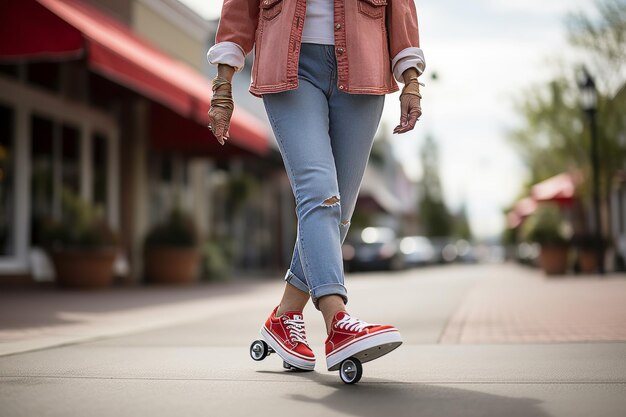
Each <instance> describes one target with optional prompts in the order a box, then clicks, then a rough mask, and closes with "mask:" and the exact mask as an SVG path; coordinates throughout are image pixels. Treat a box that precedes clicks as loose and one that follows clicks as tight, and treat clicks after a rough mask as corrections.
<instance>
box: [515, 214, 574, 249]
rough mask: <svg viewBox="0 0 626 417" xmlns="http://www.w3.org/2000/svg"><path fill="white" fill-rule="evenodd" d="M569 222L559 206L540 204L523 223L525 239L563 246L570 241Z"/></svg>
mask: <svg viewBox="0 0 626 417" xmlns="http://www.w3.org/2000/svg"><path fill="white" fill-rule="evenodd" d="M567 230H568V224H567V222H565V220H564V219H563V216H562V215H561V211H560V210H559V208H558V206H556V205H554V204H546V205H542V206H540V207H539V208H538V209H537V211H535V212H534V213H533V214H531V215H530V216H529V217H528V218H527V219H526V221H525V222H524V224H523V225H522V236H523V237H524V240H527V241H530V242H536V243H539V244H542V245H555V246H563V245H566V244H567V243H568V240H569V236H568V232H567Z"/></svg>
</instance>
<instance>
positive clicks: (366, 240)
mask: <svg viewBox="0 0 626 417" xmlns="http://www.w3.org/2000/svg"><path fill="white" fill-rule="evenodd" d="M342 253H343V260H344V270H346V271H355V270H363V269H369V270H381V269H386V270H398V269H403V268H404V267H405V260H404V254H403V253H402V252H401V251H400V241H399V239H398V238H397V236H396V233H395V232H394V231H393V229H390V228H388V227H366V228H364V229H363V230H361V231H360V232H359V233H356V234H354V235H352V238H351V239H350V240H349V241H347V242H346V243H345V244H344V245H343V247H342Z"/></svg>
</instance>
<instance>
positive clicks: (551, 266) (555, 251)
mask: <svg viewBox="0 0 626 417" xmlns="http://www.w3.org/2000/svg"><path fill="white" fill-rule="evenodd" d="M568 252H569V248H568V247H567V246H545V245H543V246H542V247H541V254H540V255H539V262H540V264H541V269H543V272H545V274H546V275H563V274H565V272H567V255H568Z"/></svg>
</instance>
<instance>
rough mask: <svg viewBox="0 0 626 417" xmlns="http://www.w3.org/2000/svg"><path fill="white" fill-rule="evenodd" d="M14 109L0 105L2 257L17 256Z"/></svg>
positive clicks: (0, 221) (0, 228)
mask: <svg viewBox="0 0 626 417" xmlns="http://www.w3.org/2000/svg"><path fill="white" fill-rule="evenodd" d="M14 126H15V114H14V112H13V109H11V108H9V107H5V106H3V105H0V256H10V255H14V254H15V230H14V227H15V221H14V219H15V187H14V172H15V166H14V163H13V162H14V160H15V159H14V150H15V147H14V142H15V141H14Z"/></svg>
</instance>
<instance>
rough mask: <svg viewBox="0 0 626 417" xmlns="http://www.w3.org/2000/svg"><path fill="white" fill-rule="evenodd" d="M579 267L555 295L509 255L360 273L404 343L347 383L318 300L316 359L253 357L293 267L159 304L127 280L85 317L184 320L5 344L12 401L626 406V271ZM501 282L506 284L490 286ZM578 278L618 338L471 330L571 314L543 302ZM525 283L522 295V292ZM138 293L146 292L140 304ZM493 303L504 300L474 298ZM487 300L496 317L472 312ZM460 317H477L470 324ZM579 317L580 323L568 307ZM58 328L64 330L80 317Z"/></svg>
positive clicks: (3, 380) (539, 409)
mask: <svg viewBox="0 0 626 417" xmlns="http://www.w3.org/2000/svg"><path fill="white" fill-rule="evenodd" d="M568 279H571V280H573V281H572V282H570V283H568V282H567V281H566V280H562V281H559V284H560V285H561V286H560V287H559V288H558V289H556V290H551V289H548V290H547V293H548V294H552V295H551V296H550V297H548V296H541V294H542V293H544V292H545V291H546V290H545V289H546V288H548V287H552V286H554V285H555V281H552V280H545V279H544V278H543V277H542V276H541V275H540V274H539V273H537V272H536V271H533V270H526V269H520V268H518V267H515V266H509V265H488V266H471V267H464V266H453V267H444V268H427V269H419V270H415V269H414V270H410V271H403V272H398V273H363V274H353V275H349V276H348V277H347V284H348V288H349V291H350V302H349V305H348V307H349V309H350V311H352V312H353V314H355V315H357V316H358V317H361V318H363V319H364V320H367V321H375V322H389V323H392V324H395V325H396V326H397V327H398V328H399V329H400V330H401V331H402V335H403V338H404V341H405V343H404V344H403V345H402V346H401V347H400V348H399V349H398V350H396V351H395V352H393V353H392V354H390V355H388V356H385V357H383V358H381V359H379V360H377V361H374V362H371V363H368V364H366V365H365V371H364V376H363V379H362V380H361V382H360V383H359V384H357V385H356V386H346V385H344V384H343V383H342V382H341V381H340V380H339V377H338V375H337V373H336V372H333V373H330V372H327V371H326V369H325V366H324V365H325V363H324V357H323V351H324V350H323V341H324V338H325V331H324V327H323V323H322V320H321V318H320V316H319V313H318V312H317V311H315V310H314V309H313V308H312V307H311V306H309V307H307V309H306V310H305V318H306V319H307V335H308V338H309V340H310V342H311V344H312V347H313V350H314V351H315V353H316V354H317V355H318V363H317V366H316V371H315V372H311V373H292V372H287V371H283V370H282V367H281V364H282V362H281V361H280V360H279V358H277V357H276V356H270V357H269V358H267V359H266V360H265V361H263V362H253V361H252V360H251V359H250V358H249V356H248V346H249V344H250V343H251V342H252V340H254V339H255V338H257V337H258V329H259V327H260V325H261V323H262V321H263V320H264V318H265V317H266V316H267V314H268V313H269V311H270V310H271V308H272V307H273V305H274V303H276V301H277V299H278V297H279V295H280V289H281V282H280V279H279V278H278V279H277V282H268V283H261V284H258V285H257V284H255V285H246V286H241V287H228V286H225V287H223V288H222V289H221V291H223V292H222V293H221V294H219V295H217V294H214V295H210V294H211V290H210V289H209V288H202V289H199V290H198V293H197V294H196V292H195V291H194V290H193V289H187V290H185V291H189V292H188V293H185V292H184V291H183V292H180V293H178V294H177V293H176V291H174V293H173V294H177V295H175V296H172V297H171V298H169V300H168V295H167V292H166V291H164V293H163V294H160V295H159V297H155V298H154V299H153V300H156V299H160V300H161V301H159V302H151V301H150V297H146V296H145V295H141V294H133V293H132V292H129V293H128V294H126V293H125V292H124V291H123V290H119V293H118V294H116V295H117V297H113V298H112V300H111V302H112V303H113V300H116V301H115V302H117V303H120V304H117V306H115V304H112V305H111V306H110V307H109V308H108V309H105V307H106V305H107V303H105V302H102V304H100V307H98V308H93V309H89V308H88V307H89V306H88V305H89V304H90V305H92V306H97V305H98V303H95V302H94V300H95V298H94V299H92V303H85V305H84V306H83V309H82V310H80V313H81V314H84V315H86V316H89V317H94V316H98V317H100V319H101V321H99V322H97V323H96V321H93V323H96V324H95V325H94V328H97V327H99V326H98V324H102V323H104V324H106V326H103V327H102V328H107V327H108V326H113V325H114V326H119V325H121V323H119V321H120V320H123V321H126V322H128V321H132V319H133V317H134V318H135V319H140V318H143V319H147V318H149V317H160V318H162V317H163V316H169V318H175V321H176V323H174V322H171V323H165V322H163V323H161V324H159V323H154V322H153V323H152V325H151V326H150V328H149V329H148V328H144V329H140V327H137V328H136V329H135V330H132V329H126V330H125V331H124V332H123V333H124V334H121V333H120V334H118V335H117V336H115V337H109V336H107V335H106V334H104V335H102V334H101V335H100V336H96V335H95V333H96V330H93V329H92V333H91V336H90V337H91V338H92V339H91V340H87V339H84V341H83V342H81V343H74V344H71V345H67V346H59V347H52V348H46V349H41V350H38V351H33V352H27V353H20V354H13V355H9V356H5V357H0V410H2V413H0V414H1V415H2V416H3V417H4V416H7V417H9V416H34V415H37V416H61V415H62V416H83V415H88V416H110V415H124V416H125V415H129V416H131V415H132V416H136V415H155V416H169V415H173V414H176V415H184V416H196V415H198V416H207V415H210V416H212V415H216V416H221V415H228V416H250V415H256V416H283V415H284V416H293V415H301V416H320V415H325V416H366V417H367V416H372V417H373V416H383V415H390V414H391V413H393V415H396V416H452V417H454V416H524V417H529V416H530V417H532V416H568V417H569V416H585V417H587V416H622V415H623V410H625V409H626V361H625V360H624V359H625V358H626V343H624V342H622V341H620V340H623V339H619V337H618V336H619V334H621V333H620V332H619V330H620V323H622V322H621V321H620V320H622V319H623V316H622V310H620V309H619V308H616V310H615V311H613V312H612V313H611V311H610V310H611V309H612V308H614V307H612V306H613V305H614V304H613V301H611V302H605V303H602V300H606V299H607V298H606V297H604V296H602V295H601V294H602V292H603V291H606V292H607V293H611V295H612V296H614V299H616V300H618V301H619V300H620V297H622V299H621V303H616V304H620V305H623V304H624V303H626V293H625V292H624V291H621V288H622V287H621V285H623V283H624V282H626V279H625V278H624V277H618V276H614V277H611V278H610V279H607V280H603V281H597V280H596V279H595V278H582V279H579V278H568ZM574 280H578V281H575V282H574ZM524 282H526V285H524ZM585 282H588V284H589V285H591V286H592V287H593V289H594V294H597V296H594V297H584V296H583V295H581V294H584V293H585V292H586V291H583V290H581V289H580V288H579V289H576V290H568V288H576V287H577V285H582V284H583V283H585ZM507 283H509V284H510V285H509V284H507ZM490 288H491V289H497V291H493V292H491V293H490V294H491V296H487V293H489V289H490ZM507 288H508V289H507ZM523 288H525V289H526V290H523ZM203 291H205V292H203ZM568 291H573V292H572V294H579V295H578V296H577V297H575V298H574V299H572V303H573V305H571V306H570V311H571V312H572V313H573V312H574V311H577V310H578V309H580V308H582V307H583V306H581V303H586V304H587V305H586V306H584V307H585V308H587V309H588V310H589V311H593V310H595V309H596V308H597V307H598V305H597V304H596V303H600V304H599V305H600V307H602V308H603V309H604V310H603V311H604V313H602V314H600V315H595V316H592V318H589V319H588V320H587V321H586V322H585V324H584V327H585V328H588V327H589V326H593V325H594V320H598V321H599V320H605V319H607V318H609V319H610V322H611V323H614V324H612V325H611V327H610V328H611V329H617V332H616V333H614V334H615V336H612V337H614V338H615V341H606V340H605V338H602V341H592V340H589V338H588V337H589V334H591V333H589V332H584V334H583V336H585V337H586V339H584V340H585V341H580V342H573V341H570V342H558V343H554V342H550V341H548V340H543V341H541V342H540V343H538V342H537V341H534V342H533V343H529V342H525V341H524V340H523V338H517V339H511V340H509V341H507V342H506V343H504V342H502V341H501V340H500V341H497V342H496V341H495V340H494V339H493V338H491V339H490V338H488V337H485V338H484V340H482V341H480V342H472V341H470V340H471V339H470V338H469V336H467V335H469V334H472V332H474V330H472V329H474V328H475V327H476V326H480V323H481V322H484V320H485V318H486V317H488V318H489V321H488V324H489V327H490V328H496V329H498V328H499V329H508V330H507V331H509V330H510V331H511V332H513V331H514V330H515V329H518V331H519V330H523V329H526V328H527V327H526V326H525V325H519V326H517V325H512V324H511V323H518V321H516V320H514V319H511V318H512V317H518V315H516V314H509V313H507V312H506V311H507V309H506V308H505V307H506V306H510V307H511V308H512V311H516V312H517V311H525V310H524V309H527V310H528V311H531V312H533V314H534V315H533V316H532V317H537V315H536V314H535V313H536V312H537V311H544V314H549V313H550V312H557V313H558V312H559V311H561V307H559V308H556V309H554V308H547V309H544V310H542V306H545V305H548V304H549V302H552V300H553V297H556V296H559V298H562V299H567V297H566V295H567V296H568V297H571V296H572V295H571V294H569V293H568ZM139 293H141V291H139ZM515 293H519V294H520V297H518V298H516V297H513V298H509V297H512V295H513V294H515ZM142 294H143V293H142ZM503 294H505V296H503ZM507 294H508V295H507ZM568 294H569V295H568ZM616 294H617V295H616ZM83 295H85V294H83ZM62 296H63V297H67V296H68V295H67V294H65V295H62ZM98 296H101V297H106V295H105V294H100V295H98ZM23 297H26V298H28V297H27V295H23ZM93 297H96V296H95V295H94V296H93ZM135 297H137V298H135ZM142 297H145V298H142ZM503 297H504V298H503ZM607 297H609V296H608V295H607ZM43 298H45V297H43ZM43 298H41V299H40V300H39V303H42V302H43V301H42V300H43ZM70 298H71V296H70ZM134 299H136V300H143V302H142V303H139V304H140V305H139V306H133V301H132V300H134ZM504 300H517V303H512V302H510V301H509V302H504ZM524 300H525V301H524ZM611 300H613V298H612V299H611ZM1 301H2V300H1V299H0V302H1ZM22 302H24V300H22ZM485 303H486V305H487V306H495V307H485V308H484V309H477V308H476V307H471V306H476V305H485ZM528 303H530V308H527V307H526V305H527V304H528ZM563 303H564V302H563ZM22 305H23V304H22ZM27 305H28V304H27ZM65 305H66V308H61V309H58V308H57V309H53V310H54V311H56V314H57V315H58V314H61V313H63V314H66V313H72V312H73V313H76V310H77V309H76V308H73V307H72V306H71V303H70V301H67V300H66V304H65ZM559 305H561V304H559ZM563 305H565V304H563ZM31 306H33V305H31ZM14 307H15V306H14ZM618 307H619V306H618ZM2 308H3V309H4V308H5V307H4V306H3V307H2ZM185 311H187V312H185ZM475 311H483V312H488V311H495V312H497V314H496V313H480V314H478V313H468V312H475ZM140 312H141V314H138V313H140ZM148 312H149V313H148ZM136 313H137V314H136ZM144 313H145V314H144ZM133 314H136V315H134V316H133ZM537 314H538V313H537ZM558 314H561V313H558ZM116 315H117V316H116ZM62 317H66V316H62ZM105 317H109V319H105ZM593 317H595V319H593ZM544 318H545V320H546V322H549V323H552V322H553V321H554V320H553V319H552V318H551V317H549V316H544ZM3 320H5V319H3ZM533 320H534V319H533ZM575 320H577V316H576V314H572V322H574V321H575ZM8 321H11V320H8ZM33 322H34V323H35V324H38V323H37V320H34V321H33ZM459 322H461V323H463V325H462V326H461V331H459ZM555 322H561V323H563V318H562V317H561V316H559V317H558V320H556V321H555ZM565 322H568V323H569V322H570V321H569V320H568V319H567V318H565ZM4 323H6V321H4V322H3V327H4ZM615 323H617V324H615ZM39 324H40V323H39ZM84 324H85V323H83V325H84ZM595 324H598V325H601V324H602V323H595ZM49 325H50V326H51V328H52V329H54V328H55V326H59V325H69V324H68V323H67V322H62V323H60V324H59V323H49ZM494 326H495V327H494ZM40 327H41V326H38V325H34V326H31V329H37V328H40ZM87 327H89V326H87ZM4 330H6V329H3V330H2V331H3V332H4ZM75 330H76V329H75ZM12 331H14V332H17V331H18V329H16V328H13V329H12ZM77 331H78V330H77ZM533 331H534V332H535V330H533ZM611 331H613V330H611ZM478 333H480V332H478ZM499 333H501V331H500V330H498V331H493V332H491V333H490V334H499ZM569 333H570V334H577V333H576V332H573V331H569ZM15 335H17V333H15ZM446 335H448V336H446ZM103 336H107V337H103ZM94 337H95V338H96V339H93V338H94ZM472 337H474V336H472ZM481 337H482V336H481ZM490 337H491V336H490ZM33 338H35V339H36V338H37V337H36V335H35V336H33ZM18 339H19V337H18ZM15 340H17V339H14V340H13V342H15ZM13 342H12V343H13Z"/></svg>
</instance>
